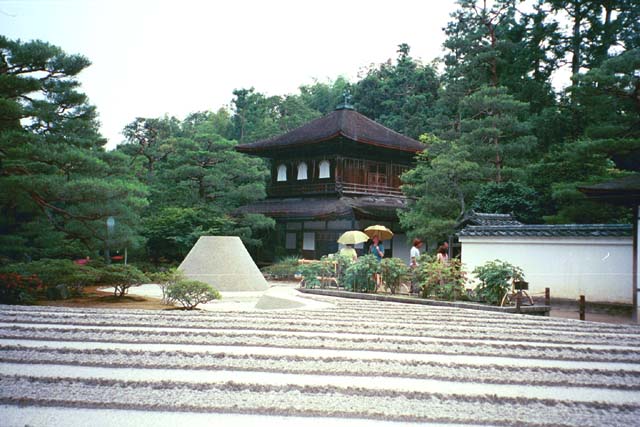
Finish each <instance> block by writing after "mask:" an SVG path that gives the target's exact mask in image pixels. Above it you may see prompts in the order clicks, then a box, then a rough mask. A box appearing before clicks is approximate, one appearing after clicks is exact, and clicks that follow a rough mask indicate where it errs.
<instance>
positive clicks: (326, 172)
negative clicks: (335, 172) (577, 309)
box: [318, 160, 331, 178]
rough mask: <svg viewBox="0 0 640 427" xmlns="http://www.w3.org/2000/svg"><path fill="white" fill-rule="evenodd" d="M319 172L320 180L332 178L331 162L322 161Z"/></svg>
mask: <svg viewBox="0 0 640 427" xmlns="http://www.w3.org/2000/svg"><path fill="white" fill-rule="evenodd" d="M318 171H319V172H318V178H331V167H330V165H329V161H328V160H323V161H321V162H320V166H319V167H318Z"/></svg>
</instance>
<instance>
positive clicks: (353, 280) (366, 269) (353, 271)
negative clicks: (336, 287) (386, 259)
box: [344, 254, 380, 292]
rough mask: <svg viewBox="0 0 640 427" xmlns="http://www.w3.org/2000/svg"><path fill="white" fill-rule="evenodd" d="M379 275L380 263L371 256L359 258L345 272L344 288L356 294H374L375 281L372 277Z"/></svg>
mask: <svg viewBox="0 0 640 427" xmlns="http://www.w3.org/2000/svg"><path fill="white" fill-rule="evenodd" d="M376 273H380V263H379V262H378V260H377V259H376V257H375V256H373V255H371V254H367V255H363V256H361V257H359V258H358V259H357V260H356V262H354V263H353V264H351V265H350V266H349V267H348V268H347V271H345V275H344V281H345V288H346V289H348V290H352V291H356V292H375V290H376V281H375V279H374V278H373V275H374V274H376Z"/></svg>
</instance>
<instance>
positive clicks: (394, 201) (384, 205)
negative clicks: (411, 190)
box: [238, 197, 406, 220]
mask: <svg viewBox="0 0 640 427" xmlns="http://www.w3.org/2000/svg"><path fill="white" fill-rule="evenodd" d="M405 206H406V199H404V198H402V197H341V198H319V197H318V198H311V197H305V198H302V197H297V198H274V199H266V200H262V201H259V202H255V203H252V204H250V205H247V206H243V207H242V208H240V209H239V210H238V212H240V213H260V214H264V215H266V216H269V217H272V218H289V219H308V220H309V219H319V220H328V219H337V218H352V217H355V218H371V219H380V220H383V219H390V220H396V219H397V216H396V210H397V209H399V208H403V207H405Z"/></svg>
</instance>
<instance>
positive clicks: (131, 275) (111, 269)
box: [100, 264, 149, 297]
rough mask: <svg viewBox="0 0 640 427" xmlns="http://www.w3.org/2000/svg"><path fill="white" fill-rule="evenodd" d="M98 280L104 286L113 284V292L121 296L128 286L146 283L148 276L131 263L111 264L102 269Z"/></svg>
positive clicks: (124, 293) (127, 289)
mask: <svg viewBox="0 0 640 427" xmlns="http://www.w3.org/2000/svg"><path fill="white" fill-rule="evenodd" d="M100 281H101V283H102V284H104V285H105V286H113V287H114V291H113V294H114V295H115V296H118V297H122V296H124V295H126V293H127V292H128V291H129V288H130V287H132V286H140V285H142V284H143V283H147V282H149V278H148V277H147V276H146V275H145V274H144V273H143V272H142V271H140V270H138V269H137V268H136V267H134V266H132V265H123V264H112V265H108V266H106V267H105V268H104V269H103V270H102V274H101V276H100Z"/></svg>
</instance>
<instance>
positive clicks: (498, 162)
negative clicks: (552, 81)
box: [460, 86, 536, 182]
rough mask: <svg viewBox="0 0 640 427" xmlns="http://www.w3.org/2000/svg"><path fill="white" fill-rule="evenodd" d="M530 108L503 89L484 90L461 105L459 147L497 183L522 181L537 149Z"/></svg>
mask: <svg viewBox="0 0 640 427" xmlns="http://www.w3.org/2000/svg"><path fill="white" fill-rule="evenodd" d="M528 108H529V106H528V104H526V103H524V102H520V101H517V100H516V99H515V98H514V97H513V96H512V95H510V94H509V93H508V92H507V89H506V88H504V87H492V86H482V87H480V89H479V90H478V91H476V92H474V93H472V94H471V95H468V96H466V97H465V98H463V99H462V100H461V101H460V114H461V117H462V120H461V122H460V131H461V135H460V143H461V144H462V145H463V147H464V148H465V149H466V150H468V151H469V153H470V154H471V156H472V158H473V159H474V160H475V161H476V162H478V164H479V165H480V166H481V168H482V172H483V176H484V177H485V178H487V179H490V180H493V181H495V182H501V181H503V180H509V179H517V178H522V176H521V174H520V173H519V171H520V167H521V166H523V165H526V164H527V163H528V160H529V159H530V158H531V154H532V153H533V150H534V148H535V146H536V138H535V137H534V136H533V135H532V132H531V128H530V125H529V123H528V122H527V120H526V117H527V113H528Z"/></svg>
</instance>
